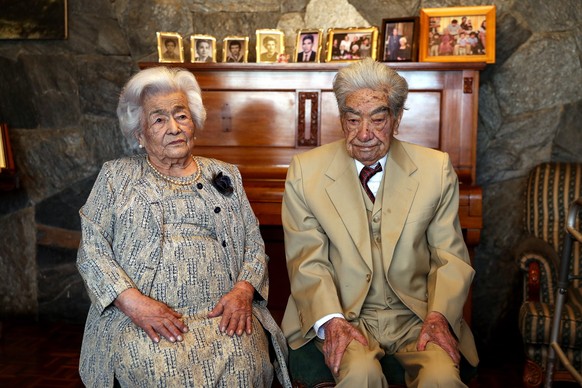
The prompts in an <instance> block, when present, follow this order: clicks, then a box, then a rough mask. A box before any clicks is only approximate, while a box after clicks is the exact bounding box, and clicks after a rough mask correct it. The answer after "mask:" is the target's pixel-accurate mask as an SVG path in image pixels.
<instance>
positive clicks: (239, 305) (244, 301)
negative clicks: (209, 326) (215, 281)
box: [208, 281, 255, 337]
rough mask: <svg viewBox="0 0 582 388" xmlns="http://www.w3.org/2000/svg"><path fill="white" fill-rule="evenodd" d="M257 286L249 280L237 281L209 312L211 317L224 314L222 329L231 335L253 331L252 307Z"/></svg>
mask: <svg viewBox="0 0 582 388" xmlns="http://www.w3.org/2000/svg"><path fill="white" fill-rule="evenodd" d="M254 294H255V288H254V287H253V286H252V284H250V283H249V282H247V281H240V282H237V283H236V284H235V285H234V287H233V288H232V290H230V292H229V293H228V294H226V295H224V296H223V297H222V298H220V300H219V301H218V303H217V304H216V306H214V309H212V311H211V312H210V313H209V314H208V317H209V318H215V317H219V316H221V315H222V319H221V320H220V326H219V327H220V331H221V332H222V333H226V334H228V335H229V336H231V337H232V336H233V335H234V333H235V332H236V334H237V335H242V333H243V332H246V333H247V334H251V333H252V308H253V296H254Z"/></svg>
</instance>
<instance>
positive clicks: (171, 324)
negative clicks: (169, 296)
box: [113, 288, 188, 343]
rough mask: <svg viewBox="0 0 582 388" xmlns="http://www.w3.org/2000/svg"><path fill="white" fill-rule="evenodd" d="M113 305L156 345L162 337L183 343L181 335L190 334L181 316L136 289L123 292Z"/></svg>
mask: <svg viewBox="0 0 582 388" xmlns="http://www.w3.org/2000/svg"><path fill="white" fill-rule="evenodd" d="M113 304H114V305H115V306H116V307H117V308H119V309H120V310H121V311H122V312H123V313H124V314H125V315H127V316H128V317H129V318H130V319H131V321H132V322H133V323H135V324H136V325H138V326H139V327H141V328H142V329H144V330H145V332H146V333H147V335H148V336H149V337H150V338H151V339H152V341H154V342H156V343H158V342H160V337H159V336H160V335H161V336H162V337H164V338H166V339H167V340H168V341H170V342H176V341H182V335H181V334H182V333H186V332H188V326H186V325H185V324H184V322H182V321H181V320H180V318H182V315H181V314H178V313H177V312H176V311H174V310H172V309H171V308H169V307H168V306H166V305H165V304H163V303H161V302H158V301H157V300H154V299H152V298H149V297H147V296H145V295H143V294H142V293H141V292H139V291H138V290H137V289H135V288H129V289H127V290H125V291H123V292H122V293H121V294H119V296H117V299H115V301H114V302H113Z"/></svg>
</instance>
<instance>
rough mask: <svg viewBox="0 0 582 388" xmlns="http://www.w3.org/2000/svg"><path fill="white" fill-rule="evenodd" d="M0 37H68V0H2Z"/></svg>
mask: <svg viewBox="0 0 582 388" xmlns="http://www.w3.org/2000/svg"><path fill="white" fill-rule="evenodd" d="M0 9H1V10H2V11H1V12H0V39H67V37H68V24H67V0H18V1H14V0H0Z"/></svg>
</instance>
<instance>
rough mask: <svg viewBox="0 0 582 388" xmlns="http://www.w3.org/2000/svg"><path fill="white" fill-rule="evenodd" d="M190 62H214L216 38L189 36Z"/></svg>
mask: <svg viewBox="0 0 582 388" xmlns="http://www.w3.org/2000/svg"><path fill="white" fill-rule="evenodd" d="M190 61H191V62H216V38H215V37H214V36H211V35H191V36H190Z"/></svg>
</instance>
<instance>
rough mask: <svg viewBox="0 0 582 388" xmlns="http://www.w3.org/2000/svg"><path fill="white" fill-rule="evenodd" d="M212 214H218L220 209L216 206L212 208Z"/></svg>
mask: <svg viewBox="0 0 582 388" xmlns="http://www.w3.org/2000/svg"><path fill="white" fill-rule="evenodd" d="M214 212H215V213H216V214H218V213H220V208H219V207H218V206H217V207H215V208H214Z"/></svg>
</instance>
